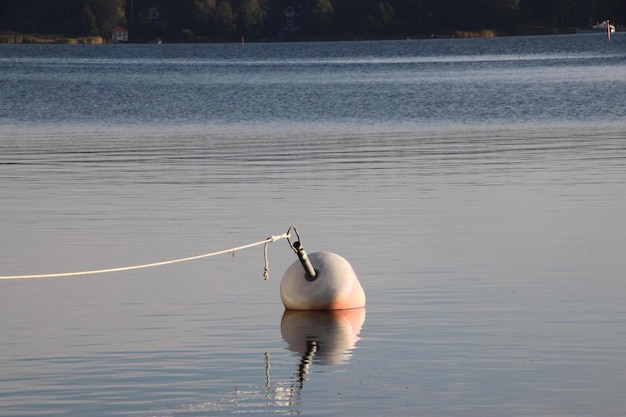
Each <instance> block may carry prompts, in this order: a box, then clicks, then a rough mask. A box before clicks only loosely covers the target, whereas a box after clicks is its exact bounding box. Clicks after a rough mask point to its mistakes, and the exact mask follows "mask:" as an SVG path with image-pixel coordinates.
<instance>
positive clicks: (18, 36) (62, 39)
mask: <svg viewBox="0 0 626 417" xmlns="http://www.w3.org/2000/svg"><path fill="white" fill-rule="evenodd" d="M622 29H623V28H621V27H620V28H618V32H619V31H621V30H622ZM589 32H591V31H589ZM575 33H585V31H584V30H582V29H576V28H554V27H539V26H537V27H522V28H520V30H519V31H518V32H517V33H507V34H503V33H499V32H498V31H495V30H491V29H482V30H474V31H463V30H456V31H454V32H451V33H445V34H433V35H431V36H427V35H415V36H409V37H408V38H407V39H430V38H496V37H506V36H532V35H559V34H575ZM353 39H354V40H387V38H370V37H368V36H364V37H354V38H353ZM391 39H400V38H397V37H395V38H388V40H391ZM318 40H319V39H307V38H295V39H290V40H288V41H287V42H289V41H298V42H310V41H318ZM324 40H325V41H333V40H337V41H341V40H346V37H345V36H343V37H339V38H337V39H333V38H328V39H324ZM164 41H165V42H167V43H189V41H188V40H187V41H186V42H182V41H181V40H179V39H164ZM251 41H253V42H272V41H278V40H268V39H259V40H256V39H251ZM191 42H193V43H214V42H229V41H228V40H225V39H215V40H211V39H206V38H204V39H194V40H192V41H191ZM230 42H237V40H231V41H230ZM112 43H118V42H113V41H111V39H109V38H104V37H102V36H70V35H60V34H42V33H18V32H0V44H58V45H81V44H82V45H103V44H112ZM123 43H154V41H153V40H147V39H131V40H130V41H129V42H123Z"/></svg>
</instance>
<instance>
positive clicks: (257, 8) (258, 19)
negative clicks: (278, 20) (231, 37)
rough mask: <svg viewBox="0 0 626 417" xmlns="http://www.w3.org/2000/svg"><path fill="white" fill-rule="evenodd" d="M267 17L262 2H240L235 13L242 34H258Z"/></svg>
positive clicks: (245, 0)
mask: <svg viewBox="0 0 626 417" xmlns="http://www.w3.org/2000/svg"><path fill="white" fill-rule="evenodd" d="M266 16H267V8H266V5H265V2H264V0H241V1H240V2H239V10H238V13H237V19H238V23H239V24H238V25H237V26H238V28H239V30H240V31H242V33H243V34H258V31H259V30H260V29H261V28H262V26H263V23H264V22H265V17H266Z"/></svg>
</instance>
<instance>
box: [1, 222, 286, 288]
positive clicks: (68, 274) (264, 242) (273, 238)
mask: <svg viewBox="0 0 626 417" xmlns="http://www.w3.org/2000/svg"><path fill="white" fill-rule="evenodd" d="M289 230H291V228H290V229H289ZM279 239H289V232H287V233H283V234H282V235H278V236H270V237H268V238H267V239H265V240H262V241H260V242H255V243H250V244H247V245H243V246H238V247H236V248H231V249H224V250H221V251H217V252H211V253H205V254H202V255H196V256H190V257H188V258H180V259H173V260H170V261H163V262H155V263H151V264H144V265H134V266H124V267H121V268H109V269H98V270H93V271H81V272H62V273H58V274H40V275H5V276H0V279H26V278H59V277H71V276H77V275H92V274H103V273H106V272H120V271H130V270H132V269H142V268H151V267H155V266H163V265H170V264H175V263H179V262H187V261H194V260H196V259H202V258H208V257H209V256H215V255H221V254H224V253H229V252H233V254H234V252H235V251H238V250H241V249H247V248H251V247H253V246H259V245H265V248H264V254H265V271H264V273H263V277H264V278H265V279H266V280H267V279H268V272H269V264H268V261H267V244H268V243H272V242H275V241H277V240H279Z"/></svg>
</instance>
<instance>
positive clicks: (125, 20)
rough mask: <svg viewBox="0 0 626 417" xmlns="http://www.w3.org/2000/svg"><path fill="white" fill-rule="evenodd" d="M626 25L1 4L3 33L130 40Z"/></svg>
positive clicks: (394, 9)
mask: <svg viewBox="0 0 626 417" xmlns="http://www.w3.org/2000/svg"><path fill="white" fill-rule="evenodd" d="M606 19H611V20H612V21H617V22H618V23H620V22H622V21H624V20H626V1H624V0H384V1H380V0H0V31H15V32H23V33H47V34H63V35H71V36H94V35H100V36H102V37H104V38H109V37H110V34H111V30H112V29H113V28H114V27H116V26H118V25H121V26H123V27H126V28H128V30H129V38H130V39H131V40H137V41H141V40H150V39H154V38H156V37H159V38H163V39H170V40H178V41H202V40H232V39H239V37H241V36H245V37H247V38H251V39H268V40H274V39H359V38H393V37H418V36H437V35H448V34H451V33H453V32H454V31H480V30H485V29H489V30H492V31H494V32H495V33H497V34H501V35H510V34H519V33H524V32H528V31H529V30H531V29H532V28H536V29H537V30H544V31H567V30H573V29H575V28H584V27H588V26H590V25H592V24H594V23H596V22H598V21H603V20H606Z"/></svg>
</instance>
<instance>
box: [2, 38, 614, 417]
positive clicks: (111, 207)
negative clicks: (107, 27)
mask: <svg viewBox="0 0 626 417" xmlns="http://www.w3.org/2000/svg"><path fill="white" fill-rule="evenodd" d="M624 74H626V38H625V37H624V36H622V35H621V34H619V33H618V34H616V35H615V36H613V37H612V41H611V43H608V42H607V41H606V38H605V37H603V36H601V35H577V36H554V37H530V38H506V39H476V40H452V39H450V40H428V41H403V42H362V43H325V44H315V43H312V44H247V45H245V46H243V47H242V45H107V46H60V45H59V46H37V45H0V200H1V202H2V203H1V205H0V224H1V227H2V238H0V265H2V267H1V270H0V275H21V274H45V273H53V272H65V271H81V270H91V269H100V268H112V267H118V266H126V265H137V264H143V263H150V262H156V261H162V260H168V259H175V258H182V257H188V256H193V255H196V254H201V253H207V252H212V251H217V250H221V249H226V248H230V247H234V246H239V245H242V244H246V243H252V242H257V241H260V240H263V239H264V238H266V237H268V236H270V235H277V234H281V233H283V232H285V231H286V230H287V228H288V227H289V226H291V225H296V226H297V227H298V229H299V231H300V233H301V235H302V239H303V243H304V245H305V247H306V248H307V250H308V251H309V252H315V251H318V250H327V251H332V252H336V253H339V254H340V255H342V256H344V257H345V258H346V259H348V260H349V261H350V262H351V264H352V265H353V267H354V268H355V270H356V272H357V274H358V275H359V278H360V280H361V283H362V285H363V287H364V288H365V291H366V294H367V297H368V305H367V307H366V309H364V310H355V311H350V312H339V313H337V314H324V313H299V314H287V313H284V311H283V307H282V304H281V303H280V299H279V296H278V286H279V283H280V279H281V277H282V273H283V272H284V271H285V270H286V269H287V267H288V266H289V265H290V264H291V263H292V262H294V261H295V260H296V259H295V255H294V254H293V252H291V249H290V248H289V246H288V244H287V243H286V241H284V240H282V241H277V242H274V243H272V244H271V245H270V246H269V267H270V272H269V275H270V278H269V280H268V281H267V282H266V281H264V280H263V277H262V273H263V267H264V259H263V248H262V247H261V246H259V247H256V248H252V249H248V250H245V251H239V252H237V253H235V254H234V255H230V254H229V255H222V256H219V257H213V258H208V259H204V260H199V261H194V262H187V263H181V264H175V265H169V266H164V267H160V268H152V269H141V270H134V271H128V272H119V273H113V274H102V275H91V276H79V277H66V278H50V279H31V280H26V279H22V280H0V335H1V337H0V346H1V350H0V351H1V352H2V355H0V369H2V371H1V372H0V415H2V416H50V415H97V416H137V417H143V416H218V415H219V416H222V415H229V414H244V415H246V414H255V415H258V414H259V413H260V414H282V415H289V414H304V415H316V416H336V415H346V416H356V415H367V416H380V415H393V416H416V415H425V416H507V415H510V416H548V415H550V416H596V417H597V416H607V417H608V416H620V415H623V412H624V410H626V397H625V396H624V386H626V350H625V346H626V318H625V317H626V288H625V285H624V271H626V258H625V257H624V253H626V243H625V242H626V240H625V239H624V236H625V235H626V222H625V221H624V209H623V207H625V206H626V133H624V132H626V109H625V108H624V106H622V105H621V102H622V101H623V100H622V99H623V97H625V96H626V77H625V76H624ZM311 340H315V341H316V343H317V347H318V349H317V351H316V352H315V353H314V354H311V350H310V346H311V345H310V341H311ZM307 341H309V344H307Z"/></svg>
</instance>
